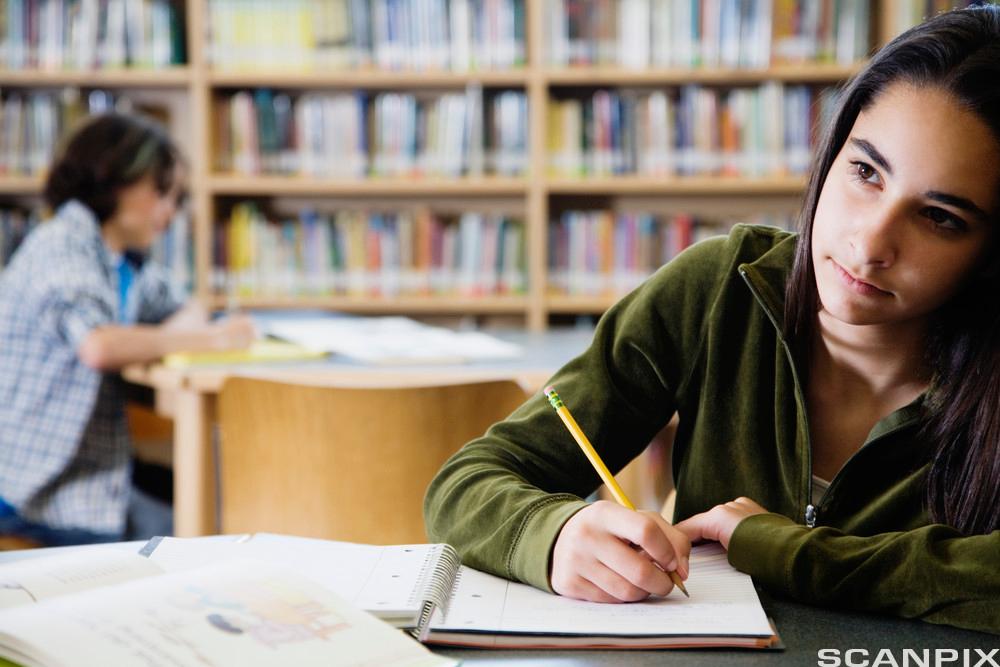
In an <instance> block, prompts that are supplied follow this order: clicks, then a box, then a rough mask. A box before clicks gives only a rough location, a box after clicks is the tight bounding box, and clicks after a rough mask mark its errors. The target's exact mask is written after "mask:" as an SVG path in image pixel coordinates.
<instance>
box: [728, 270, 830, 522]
mask: <svg viewBox="0 0 1000 667" xmlns="http://www.w3.org/2000/svg"><path fill="white" fill-rule="evenodd" d="M738 271H739V272H740V277H742V278H743V282H745V283H746V284H747V287H749V288H750V293H751V294H753V297H754V299H756V300H757V303H759V304H760V307H761V308H762V309H763V310H764V314H765V315H767V319H769V320H770V321H771V325H772V326H773V327H774V330H775V332H776V333H777V336H778V340H779V341H781V347H782V349H783V350H784V351H785V356H786V357H787V358H788V367H789V368H790V369H791V370H792V378H793V379H794V380H795V386H796V387H798V390H797V393H799V394H800V398H802V405H803V406H804V405H805V397H804V396H801V392H802V389H801V387H802V385H801V384H800V383H799V377H798V373H796V372H795V363H794V362H793V360H792V351H791V350H789V349H788V342H787V341H786V340H785V336H784V335H783V334H782V333H781V327H780V326H779V325H778V322H777V320H776V319H775V318H774V315H773V314H772V313H771V310H770V309H769V308H768V307H767V303H766V302H765V301H764V299H763V298H762V297H761V295H760V293H759V292H758V291H757V288H756V287H754V284H753V283H752V282H751V281H750V276H749V275H748V274H747V271H746V269H744V268H743V267H742V266H741V267H739V268H738ZM804 419H805V422H806V451H805V460H806V472H807V473H808V474H807V475H806V488H805V493H804V497H805V498H806V509H805V512H803V520H804V523H805V525H806V527H807V528H814V527H815V526H816V519H817V518H818V516H819V510H818V508H817V507H816V506H815V505H813V504H812V438H811V437H810V435H809V415H808V413H807V414H805V416H804ZM831 485H832V480H831ZM824 495H825V494H824Z"/></svg>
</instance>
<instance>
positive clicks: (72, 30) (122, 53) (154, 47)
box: [0, 0, 184, 70]
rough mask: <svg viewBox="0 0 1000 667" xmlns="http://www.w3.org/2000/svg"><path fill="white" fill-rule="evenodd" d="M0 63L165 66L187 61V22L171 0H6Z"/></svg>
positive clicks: (54, 67)
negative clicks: (185, 40) (185, 41)
mask: <svg viewBox="0 0 1000 667" xmlns="http://www.w3.org/2000/svg"><path fill="white" fill-rule="evenodd" d="M0 4H2V7H0V19H2V20H0V67H3V68H5V69H12V70H20V69H46V70H58V69H94V68H117V67H145V68H162V67H168V66H170V65H177V64H180V63H182V62H183V61H184V28H183V26H182V25H181V19H180V16H179V14H178V12H177V8H176V6H175V5H174V4H173V3H172V2H170V0H5V1H4V2H3V3H0Z"/></svg>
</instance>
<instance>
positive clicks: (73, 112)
mask: <svg viewBox="0 0 1000 667" xmlns="http://www.w3.org/2000/svg"><path fill="white" fill-rule="evenodd" d="M112 110H118V111H122V112H136V113H140V114H142V115H146V116H149V117H151V118H153V119H155V120H157V121H159V122H161V123H163V124H164V125H167V124H168V123H167V121H168V120H169V117H168V116H169V114H168V112H167V110H166V109H165V108H164V107H161V106H157V105H155V104H149V105H142V104H139V103H138V102H136V101H135V100H134V99H133V98H132V97H130V96H128V95H123V94H120V93H118V92H114V93H113V92H111V91H107V90H100V89H95V90H89V91H87V92H86V94H84V93H83V92H81V90H80V89H78V88H65V89H63V90H61V91H59V92H53V91H46V90H28V91H26V92H22V91H20V90H18V89H14V90H13V91H12V92H11V91H7V92H5V94H4V95H3V98H2V100H0V176H4V175H35V174H40V173H42V172H44V170H45V169H46V167H47V166H48V165H49V162H50V161H51V160H52V157H53V154H54V153H55V149H56V147H57V146H58V144H59V141H60V140H61V139H63V137H64V136H65V135H66V134H68V133H69V132H71V131H72V130H73V129H75V128H76V126H77V125H78V124H79V123H80V122H81V121H82V120H83V119H84V118H85V117H86V116H88V115H90V114H98V113H104V112H107V111H112Z"/></svg>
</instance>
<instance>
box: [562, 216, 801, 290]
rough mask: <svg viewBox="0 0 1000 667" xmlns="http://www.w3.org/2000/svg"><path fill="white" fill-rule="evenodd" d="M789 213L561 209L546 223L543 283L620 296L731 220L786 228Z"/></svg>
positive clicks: (719, 231)
mask: <svg viewBox="0 0 1000 667" xmlns="http://www.w3.org/2000/svg"><path fill="white" fill-rule="evenodd" d="M793 219H794V216H793V214H792V213H791V212H789V213H788V214H785V215H758V216H754V217H752V218H744V219H742V220H723V219H716V218H706V217H701V216H698V217H696V216H692V215H689V214H675V215H657V214H653V213H649V212H619V213H615V212H613V211H600V210H598V211H565V212H563V213H562V214H561V215H560V216H559V217H558V218H557V219H556V220H554V221H552V223H551V224H550V225H549V228H548V233H549V240H548V255H549V256H548V288H549V291H550V292H551V293H556V294H566V295H574V296H601V295H603V296H612V297H617V296H621V295H623V294H625V293H627V292H629V291H630V290H632V289H634V288H635V287H637V286H638V285H640V284H641V283H642V282H643V281H644V280H646V278H648V277H649V276H650V275H652V274H653V273H654V272H655V271H656V270H657V269H658V268H659V267H660V266H662V265H663V264H665V263H667V262H668V261H670V260H671V259H673V258H674V257H676V256H677V255H678V254H679V253H680V252H682V251H683V250H684V249H685V248H687V247H689V246H690V245H692V244H693V243H696V242H698V241H701V240H703V239H706V238H709V237H711V236H715V235H718V234H725V233H727V232H728V230H729V228H730V227H732V225H733V224H735V223H736V222H749V223H751V224H764V225H770V226H775V227H781V228H784V229H790V228H791V227H792V225H793Z"/></svg>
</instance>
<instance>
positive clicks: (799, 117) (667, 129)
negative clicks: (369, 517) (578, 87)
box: [546, 82, 835, 176]
mask: <svg viewBox="0 0 1000 667" xmlns="http://www.w3.org/2000/svg"><path fill="white" fill-rule="evenodd" d="M834 101H835V100H834V94H833V93H832V92H826V93H822V94H817V93H815V92H814V90H813V89H811V88H810V87H808V86H785V85H782V84H780V83H775V82H771V83H766V84H763V85H761V86H757V87H749V88H735V89H731V90H720V89H716V88H707V87H704V86H696V85H689V86H683V87H681V88H680V89H678V90H674V91H669V92H668V91H663V90H652V91H651V90H638V91H630V90H598V91H596V92H594V93H593V94H592V95H590V96H589V97H586V98H583V99H580V98H574V99H564V100H553V101H552V102H551V103H550V105H549V109H548V118H547V123H548V128H547V132H546V136H547V140H548V149H549V171H550V173H552V174H553V175H557V176H591V175H613V174H643V175H675V174H684V175H691V174H721V175H727V176H766V175H776V174H789V173H790V174H801V173H804V172H805V171H806V169H807V167H808V163H809V160H810V156H811V153H812V148H813V145H814V136H813V128H815V127H818V126H820V125H819V124H820V123H822V122H824V121H825V119H826V118H827V117H828V116H829V115H830V113H831V112H832V106H833V103H834Z"/></svg>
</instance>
